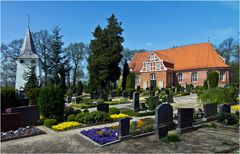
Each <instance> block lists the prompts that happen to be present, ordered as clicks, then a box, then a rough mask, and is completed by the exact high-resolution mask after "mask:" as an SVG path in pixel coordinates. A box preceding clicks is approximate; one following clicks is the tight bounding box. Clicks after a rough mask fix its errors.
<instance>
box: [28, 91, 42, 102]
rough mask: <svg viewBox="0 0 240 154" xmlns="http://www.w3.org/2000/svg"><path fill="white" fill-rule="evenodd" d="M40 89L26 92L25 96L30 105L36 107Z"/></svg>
mask: <svg viewBox="0 0 240 154" xmlns="http://www.w3.org/2000/svg"><path fill="white" fill-rule="evenodd" d="M39 93H40V89H39V88H33V89H29V90H28V91H27V92H26V96H27V98H28V100H29V104H30V105H36V104H37V101H38V97H39Z"/></svg>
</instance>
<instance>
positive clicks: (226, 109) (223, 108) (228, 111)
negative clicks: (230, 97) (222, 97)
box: [219, 104, 231, 113]
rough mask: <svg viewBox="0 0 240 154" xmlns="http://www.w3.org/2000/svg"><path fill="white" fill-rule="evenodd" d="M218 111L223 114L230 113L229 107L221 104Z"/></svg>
mask: <svg viewBox="0 0 240 154" xmlns="http://www.w3.org/2000/svg"><path fill="white" fill-rule="evenodd" d="M219 111H220V112H225V113H231V107H230V105H227V104H223V105H221V106H220V108H219Z"/></svg>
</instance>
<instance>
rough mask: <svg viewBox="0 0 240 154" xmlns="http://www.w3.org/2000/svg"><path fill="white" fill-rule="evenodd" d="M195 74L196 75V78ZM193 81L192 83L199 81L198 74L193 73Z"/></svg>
mask: <svg viewBox="0 0 240 154" xmlns="http://www.w3.org/2000/svg"><path fill="white" fill-rule="evenodd" d="M194 74H196V76H194ZM194 79H196V80H194ZM191 81H192V82H197V81H198V72H192V74H191Z"/></svg>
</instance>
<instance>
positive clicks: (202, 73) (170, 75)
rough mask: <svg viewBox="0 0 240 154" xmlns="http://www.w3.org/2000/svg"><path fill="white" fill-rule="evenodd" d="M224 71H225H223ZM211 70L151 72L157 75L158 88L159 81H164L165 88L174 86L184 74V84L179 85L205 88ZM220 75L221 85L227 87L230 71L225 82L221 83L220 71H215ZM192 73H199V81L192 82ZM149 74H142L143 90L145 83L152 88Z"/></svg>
mask: <svg viewBox="0 0 240 154" xmlns="http://www.w3.org/2000/svg"><path fill="white" fill-rule="evenodd" d="M222 70H224V69H222ZM208 71H209V70H196V71H194V70H191V71H177V72H174V71H171V70H168V71H161V72H151V73H155V74H156V85H157V87H158V86H159V81H163V85H164V87H166V86H168V87H171V86H174V83H175V81H177V74H178V73H182V74H183V82H182V83H179V84H180V85H182V86H184V85H185V84H186V83H187V84H193V85H194V86H203V83H204V80H206V79H207V72H208ZM215 71H217V72H218V73H219V85H220V86H221V85H225V84H228V83H229V79H230V77H229V70H226V69H225V80H224V81H220V69H219V70H215ZM192 72H197V74H198V75H197V77H198V80H197V81H196V82H192V81H191V74H192ZM151 73H149V72H144V73H141V74H140V86H141V88H144V81H147V82H148V87H150V83H151V82H150V74H151Z"/></svg>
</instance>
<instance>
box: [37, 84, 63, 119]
mask: <svg viewBox="0 0 240 154" xmlns="http://www.w3.org/2000/svg"><path fill="white" fill-rule="evenodd" d="M38 102H39V106H40V111H41V114H42V115H43V116H44V117H47V118H55V119H57V120H59V121H61V120H63V115H64V102H65V101H64V91H63V90H62V89H61V88H60V87H58V86H47V87H44V88H41V90H40V94H39V98H38Z"/></svg>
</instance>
